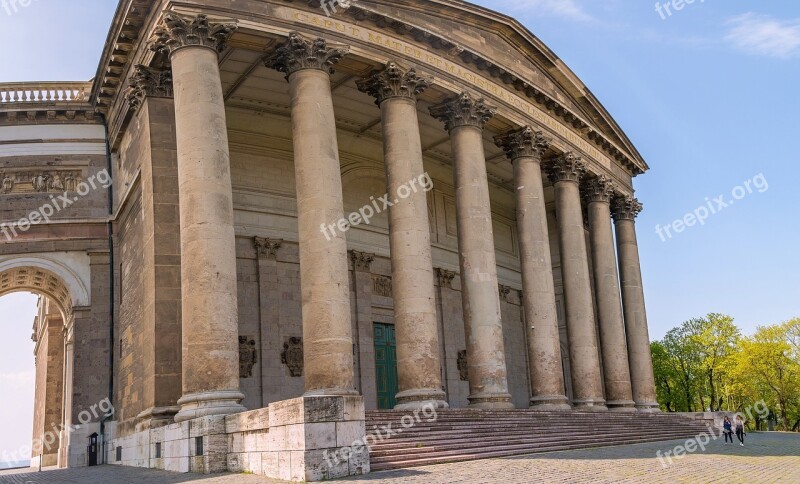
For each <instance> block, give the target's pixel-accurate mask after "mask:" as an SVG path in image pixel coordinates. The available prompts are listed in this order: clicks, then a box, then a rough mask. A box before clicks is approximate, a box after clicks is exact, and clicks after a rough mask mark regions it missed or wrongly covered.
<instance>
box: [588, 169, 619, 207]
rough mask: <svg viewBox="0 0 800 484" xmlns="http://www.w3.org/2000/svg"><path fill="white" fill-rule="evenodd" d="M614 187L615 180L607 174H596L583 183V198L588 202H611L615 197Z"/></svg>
mask: <svg viewBox="0 0 800 484" xmlns="http://www.w3.org/2000/svg"><path fill="white" fill-rule="evenodd" d="M614 187H615V185H614V182H613V181H611V179H609V178H608V177H607V176H605V175H600V176H596V177H594V178H591V179H589V180H587V181H586V183H585V184H584V185H583V187H582V188H583V198H584V199H585V200H586V202H587V203H591V202H603V203H611V199H612V198H614Z"/></svg>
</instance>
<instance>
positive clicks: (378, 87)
mask: <svg viewBox="0 0 800 484" xmlns="http://www.w3.org/2000/svg"><path fill="white" fill-rule="evenodd" d="M432 83H433V77H432V76H420V75H418V74H417V71H416V70H414V69H413V68H412V69H403V68H402V67H400V66H399V65H397V63H395V62H389V63H387V64H386V67H385V68H384V69H383V70H376V71H373V72H372V73H370V75H369V77H367V78H366V79H361V80H359V81H357V82H356V85H357V86H358V90H359V91H361V92H364V93H367V94H369V95H370V96H372V97H374V98H375V104H377V105H378V106H380V105H381V103H383V101H385V100H387V99H391V98H396V97H404V98H408V99H412V100H414V101H416V100H417V95H418V94H421V93H422V92H423V91H424V90H425V89H427V88H428V87H430V85H431V84H432Z"/></svg>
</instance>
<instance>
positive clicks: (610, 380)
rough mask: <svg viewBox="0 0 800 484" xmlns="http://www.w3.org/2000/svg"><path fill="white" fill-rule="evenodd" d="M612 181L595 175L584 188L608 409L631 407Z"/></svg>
mask: <svg viewBox="0 0 800 484" xmlns="http://www.w3.org/2000/svg"><path fill="white" fill-rule="evenodd" d="M612 194H613V191H612V185H611V183H610V182H608V181H607V180H606V179H605V177H602V176H601V177H598V178H595V179H594V180H592V181H591V182H590V185H589V187H588V190H587V197H588V198H589V205H588V210H589V231H590V241H591V251H592V267H593V269H594V281H595V284H594V287H595V294H596V297H597V318H598V321H599V324H600V347H601V350H602V355H603V376H604V379H605V389H606V406H608V408H609V410H620V411H626V410H634V408H633V407H634V402H633V399H632V396H631V377H630V369H629V367H628V350H627V344H626V342H625V325H624V323H623V319H622V304H621V301H620V290H619V277H618V274H617V257H616V254H615V252H614V235H613V232H612V228H611V208H610V206H609V203H610V200H611V195H612Z"/></svg>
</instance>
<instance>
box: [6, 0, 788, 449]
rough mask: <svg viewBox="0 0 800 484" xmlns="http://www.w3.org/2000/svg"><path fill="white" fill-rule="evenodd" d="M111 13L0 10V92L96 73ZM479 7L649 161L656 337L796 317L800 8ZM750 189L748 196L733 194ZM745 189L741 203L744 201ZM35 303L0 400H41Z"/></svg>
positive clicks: (91, 2)
mask: <svg viewBox="0 0 800 484" xmlns="http://www.w3.org/2000/svg"><path fill="white" fill-rule="evenodd" d="M116 3H117V2H116V1H115V0H102V1H100V0H70V1H69V2H64V1H62V0H35V1H34V2H33V3H32V4H31V5H30V6H28V7H24V8H23V7H20V8H19V9H18V11H16V12H14V11H13V9H12V10H11V15H9V11H6V10H5V9H4V8H3V7H2V6H1V5H2V3H0V45H3V46H4V47H5V48H4V49H0V65H2V66H3V69H0V82H12V81H23V80H27V81H34V80H36V81H39V80H87V79H90V78H91V77H93V76H94V74H95V71H96V69H97V63H98V59H99V56H100V53H101V51H102V48H103V44H104V42H105V37H106V33H107V31H108V27H109V25H110V21H111V17H112V15H113V12H114V9H115V8H116ZM476 3H478V4H480V5H483V6H486V7H488V8H491V9H494V10H498V11H500V12H504V13H507V14H509V15H511V16H513V17H515V18H517V19H518V20H519V21H520V22H522V23H523V24H524V25H525V26H527V27H528V29H530V30H531V31H532V32H533V33H534V34H535V35H537V36H538V37H539V38H540V39H541V40H543V41H544V42H545V43H546V44H547V45H548V46H549V47H550V48H551V49H552V50H553V51H554V52H555V53H556V54H557V55H558V56H559V57H561V59H563V61H564V62H565V63H566V64H567V65H568V66H570V67H571V68H572V70H573V71H575V73H576V74H577V75H578V76H579V77H580V78H581V79H582V80H583V82H584V83H585V84H586V85H587V86H588V87H589V89H591V91H592V92H593V93H594V94H595V96H596V97H597V98H598V99H599V100H600V101H601V102H602V103H603V104H604V105H605V107H606V108H607V109H608V111H609V112H610V113H611V114H612V115H613V116H614V118H615V119H616V120H617V122H618V123H619V124H620V126H621V127H622V129H623V130H625V132H626V133H627V135H628V136H629V137H630V139H631V140H632V141H633V143H634V144H635V145H636V147H637V148H638V149H639V151H640V152H641V153H642V155H643V156H644V158H645V159H646V160H647V162H648V163H649V165H650V167H651V171H650V172H648V173H647V174H645V175H643V176H641V177H639V178H637V180H636V188H637V191H638V196H639V198H640V199H641V200H642V202H644V204H645V206H646V209H645V211H644V212H643V213H642V215H641V216H640V217H639V220H638V232H639V243H640V250H641V257H642V267H643V271H644V278H645V291H646V296H647V304H648V316H649V320H650V328H651V329H650V332H651V336H652V337H653V338H660V337H662V336H663V334H664V333H665V332H666V331H667V330H669V329H670V328H672V327H674V326H676V325H678V324H680V323H681V322H682V321H684V320H686V319H689V318H692V317H697V316H701V315H703V314H705V313H708V312H711V311H714V312H723V313H727V314H730V315H732V316H733V317H734V318H735V319H736V321H737V323H738V324H739V325H740V326H741V327H742V328H743V329H744V331H745V333H750V332H752V331H753V330H754V329H755V326H756V325H758V324H769V323H775V322H780V321H783V320H786V319H789V318H792V317H797V316H800V304H798V301H800V278H798V274H800V256H799V255H798V252H797V251H798V248H797V241H798V238H799V236H800V217H798V215H797V214H796V213H795V209H793V208H792V207H797V206H798V202H797V199H796V194H797V191H798V190H797V188H798V187H797V183H798V180H800V167H799V164H798V161H800V160H798V154H797V148H796V147H795V146H794V141H795V140H796V139H797V138H798V136H800V122H798V120H797V115H798V113H800V96H798V94H797V91H796V89H797V86H800V2H797V1H796V0H780V1H778V0H773V1H758V2H755V1H743V0H724V1H723V0H705V1H702V0H696V1H695V2H694V3H691V4H687V5H685V7H684V8H683V9H682V10H680V11H676V10H675V9H674V8H670V12H671V15H667V14H666V12H665V8H664V7H663V6H662V14H659V13H658V12H657V11H656V8H655V2H653V1H641V0H605V1H596V0H478V1H476ZM666 3H667V2H661V4H662V5H663V4H666ZM759 175H762V176H761V177H760V178H759V177H758V176H759ZM754 178H757V179H756V182H755V183H754V182H752V180H753V179H754ZM762 180H764V181H766V183H763V182H762ZM746 181H751V183H750V187H751V189H752V190H751V192H752V193H748V192H747V191H745V192H741V190H737V188H736V187H742V188H744V187H745V185H744V183H745V182H746ZM765 186H768V188H767V189H765V190H761V188H763V187H765ZM735 190H736V192H735V193H736V194H739V195H741V194H742V193H745V196H743V197H742V198H741V199H740V200H735V199H734V198H733V194H734V191H735ZM760 190H761V191H760ZM719 195H724V196H725V198H724V200H723V201H725V202H726V203H729V202H730V201H734V202H735V203H734V204H730V205H729V206H728V207H726V208H724V209H723V210H721V211H719V212H718V213H716V214H713V215H710V216H709V217H708V219H707V220H706V221H705V224H704V225H702V226H700V225H694V226H692V227H688V228H686V229H685V230H684V231H682V232H681V233H673V236H672V238H669V237H666V236H663V239H664V240H662V237H660V236H659V235H658V234H657V232H656V225H660V226H662V227H664V226H669V225H671V224H672V223H673V221H674V220H677V219H683V218H684V217H685V215H686V214H688V213H692V212H694V211H695V210H697V209H698V207H701V206H707V203H709V202H708V201H707V199H708V200H709V201H711V203H712V205H711V206H712V207H715V208H716V203H715V202H713V199H715V198H717V197H718V196H719ZM698 213H702V212H698ZM662 233H663V232H662ZM34 302H35V298H33V297H27V298H26V297H25V296H23V295H14V296H7V297H4V298H2V299H0V314H2V315H3V318H2V321H3V322H4V323H5V325H6V328H4V331H6V332H5V333H4V338H3V340H1V341H0V394H3V395H9V394H13V395H19V396H20V398H23V397H25V395H28V394H29V395H31V396H32V392H33V390H32V389H33V384H32V376H31V375H32V373H31V372H32V365H33V357H32V353H31V350H32V345H30V344H29V336H30V327H31V322H32V318H33V314H34V308H33V303H34ZM26 378H27V380H26ZM26 385H27V386H26ZM25 398H28V397H25ZM30 398H32V397H30ZM11 400H12V399H4V401H3V406H2V407H0V408H2V411H0V428H2V429H4V431H3V432H0V451H2V450H11V449H15V448H17V447H18V446H19V445H21V444H22V443H25V442H26V440H27V439H29V435H30V430H29V429H30V424H29V423H28V422H30V420H31V419H30V417H29V416H28V413H30V412H29V410H28V408H29V406H30V403H28V402H25V404H24V405H22V404H20V405H17V403H13V402H11ZM8 405H12V406H8ZM26 412H27V413H26ZM6 429H7V430H6ZM12 434H13V435H15V436H16V437H15V438H14V439H13V440H10V439H11V437H10V435H12ZM6 436H9V437H6Z"/></svg>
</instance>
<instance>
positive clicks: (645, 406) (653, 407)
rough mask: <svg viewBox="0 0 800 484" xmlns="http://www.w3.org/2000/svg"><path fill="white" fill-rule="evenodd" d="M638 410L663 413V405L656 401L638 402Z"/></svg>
mask: <svg viewBox="0 0 800 484" xmlns="http://www.w3.org/2000/svg"><path fill="white" fill-rule="evenodd" d="M636 410H638V411H640V412H649V413H661V406H660V405H659V404H658V403H656V402H647V403H638V402H637V403H636Z"/></svg>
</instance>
